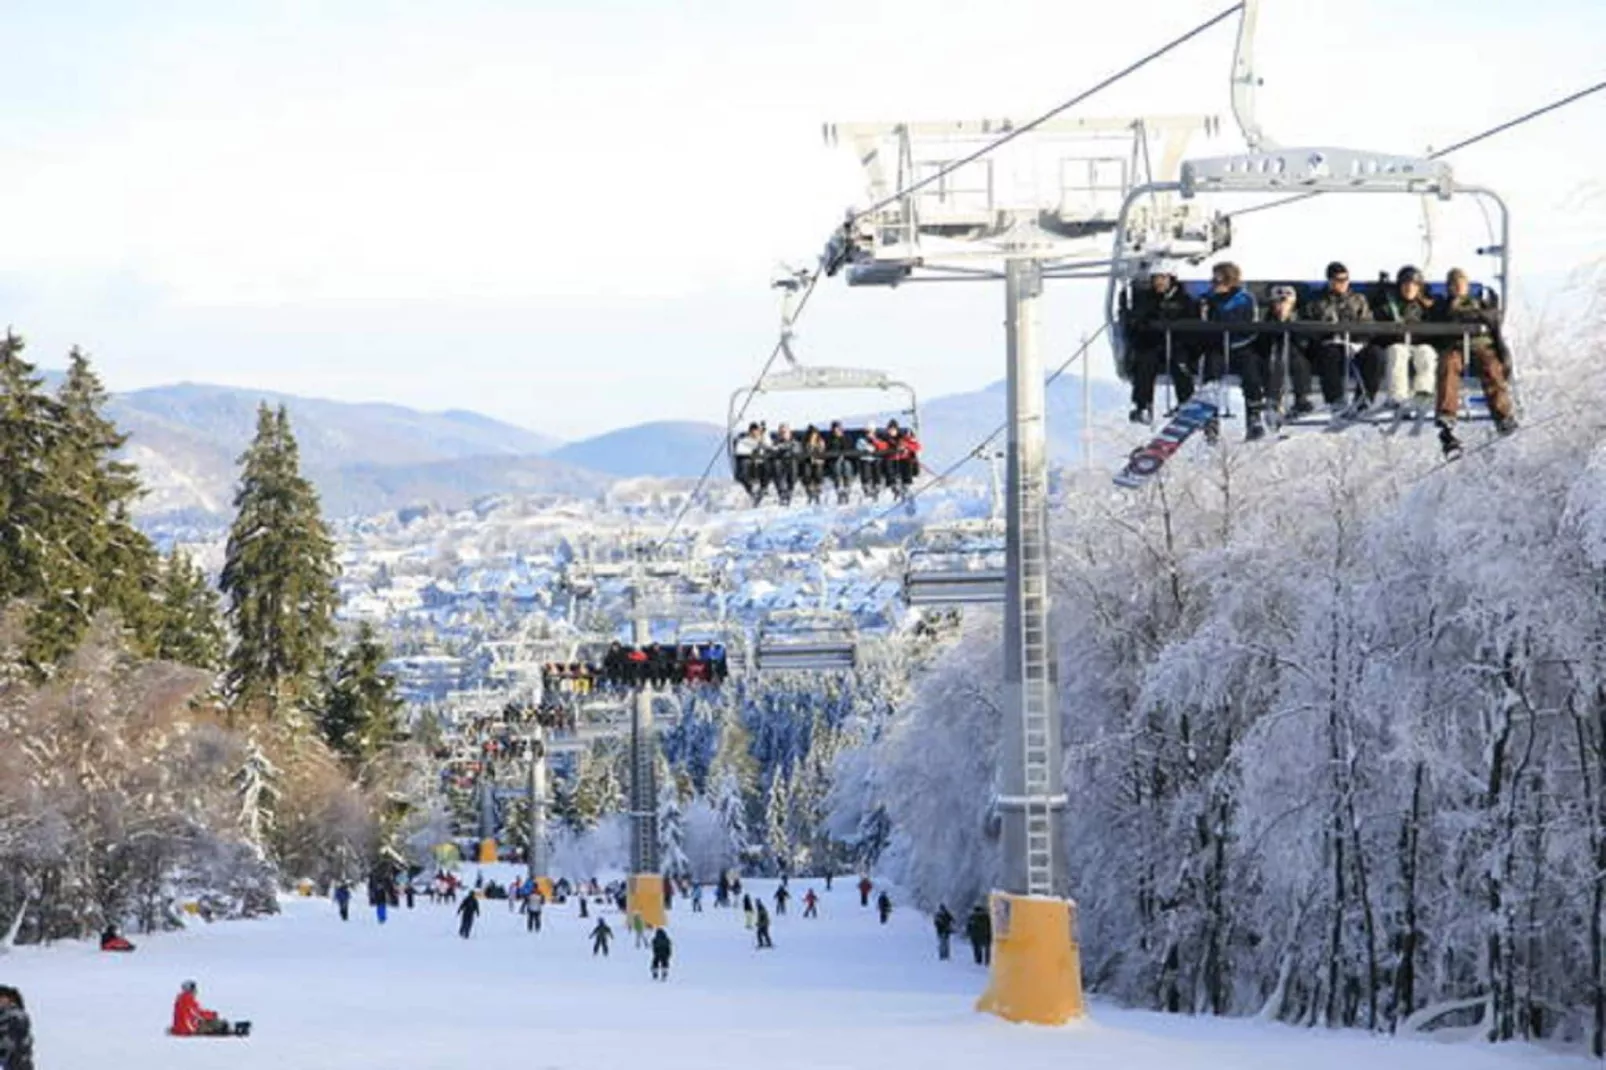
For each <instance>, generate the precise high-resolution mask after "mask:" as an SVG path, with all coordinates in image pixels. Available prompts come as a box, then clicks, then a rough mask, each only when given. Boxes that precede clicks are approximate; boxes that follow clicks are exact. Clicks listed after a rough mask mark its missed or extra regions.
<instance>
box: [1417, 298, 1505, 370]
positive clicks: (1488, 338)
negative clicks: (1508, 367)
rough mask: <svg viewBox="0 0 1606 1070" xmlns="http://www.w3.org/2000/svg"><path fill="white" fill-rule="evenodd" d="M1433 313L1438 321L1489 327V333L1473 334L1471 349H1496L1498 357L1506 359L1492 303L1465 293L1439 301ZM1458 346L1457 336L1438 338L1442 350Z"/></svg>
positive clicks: (1476, 350) (1459, 340)
mask: <svg viewBox="0 0 1606 1070" xmlns="http://www.w3.org/2000/svg"><path fill="white" fill-rule="evenodd" d="M1435 313H1436V315H1435V316H1434V318H1435V319H1436V320H1438V321H1439V322H1440V323H1481V324H1483V325H1484V326H1485V327H1487V328H1489V331H1490V333H1489V334H1484V335H1473V337H1472V351H1473V352H1474V353H1476V352H1478V351H1479V350H1486V349H1497V350H1498V351H1499V353H1500V358H1501V359H1502V360H1507V355H1506V351H1505V346H1504V343H1503V341H1502V340H1501V339H1500V336H1499V334H1498V333H1497V332H1498V331H1499V327H1500V317H1499V314H1498V313H1497V312H1496V310H1495V309H1494V307H1493V306H1492V305H1489V304H1487V303H1485V302H1483V301H1480V300H1478V299H1477V298H1476V297H1473V296H1472V295H1471V294H1467V295H1465V296H1463V297H1452V298H1450V299H1449V300H1448V301H1445V302H1443V303H1441V304H1440V305H1439V306H1438V308H1437V309H1435ZM1460 348H1461V339H1459V338H1441V339H1439V349H1440V350H1441V351H1443V352H1449V351H1450V350H1452V349H1460ZM1508 362H1509V361H1508Z"/></svg>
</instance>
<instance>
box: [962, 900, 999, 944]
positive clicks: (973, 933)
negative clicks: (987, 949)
mask: <svg viewBox="0 0 1606 1070" xmlns="http://www.w3.org/2000/svg"><path fill="white" fill-rule="evenodd" d="M965 935H966V936H968V937H970V938H971V939H972V940H974V941H975V942H976V943H978V944H980V943H985V942H986V941H988V940H991V939H992V938H993V919H992V918H989V917H988V916H987V911H985V910H983V909H982V908H981V907H977V908H976V909H975V910H972V911H971V912H970V917H969V918H967V919H966V920H965Z"/></svg>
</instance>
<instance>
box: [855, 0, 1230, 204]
mask: <svg viewBox="0 0 1606 1070" xmlns="http://www.w3.org/2000/svg"><path fill="white" fill-rule="evenodd" d="M1243 6H1244V5H1243V4H1242V3H1237V4H1233V5H1232V6H1231V7H1229V8H1227V9H1226V10H1224V11H1222V12H1221V13H1220V14H1219V15H1216V16H1215V17H1214V18H1212V19H1210V20H1209V21H1207V22H1202V23H1200V24H1199V25H1198V26H1195V27H1194V28H1193V29H1191V30H1189V31H1188V32H1187V33H1185V34H1183V35H1182V36H1181V37H1177V38H1173V39H1172V40H1171V41H1169V42H1168V43H1166V44H1164V45H1162V46H1160V47H1159V48H1157V49H1155V50H1154V51H1153V52H1150V53H1149V54H1148V55H1146V56H1144V57H1143V58H1141V59H1139V60H1138V61H1136V62H1135V63H1131V64H1129V65H1127V66H1126V67H1123V68H1122V69H1121V70H1119V71H1117V72H1116V73H1115V74H1112V75H1110V76H1109V77H1107V78H1105V79H1104V80H1103V81H1101V82H1099V83H1098V84H1097V85H1095V86H1093V87H1092V88H1091V89H1085V90H1083V91H1082V92H1080V93H1078V94H1077V95H1076V96H1074V97H1072V98H1070V99H1069V100H1067V101H1065V102H1064V103H1062V104H1058V105H1056V106H1054V107H1053V108H1050V109H1049V110H1048V111H1046V112H1044V113H1043V114H1041V115H1039V116H1038V117H1037V118H1035V119H1033V120H1031V121H1030V122H1028V123H1026V124H1024V125H1022V126H1017V127H1015V128H1014V129H1013V130H1010V131H1008V132H1006V133H1005V134H1004V135H1003V136H1002V137H999V138H998V139H997V140H995V141H990V142H988V143H987V144H986V145H983V146H982V147H981V148H979V149H977V150H976V151H975V152H972V153H969V154H968V155H965V156H961V157H960V158H959V159H957V160H954V161H952V162H950V163H947V164H944V165H943V166H942V167H940V168H938V169H937V170H935V171H933V172H932V173H931V174H929V175H927V176H926V177H924V178H922V179H920V180H919V181H917V182H913V183H910V184H909V185H907V186H905V187H904V188H903V189H900V190H898V191H897V192H896V193H893V194H890V195H889V196H887V197H884V198H882V199H881V200H880V201H877V202H876V203H875V204H872V205H871V206H870V207H868V208H865V209H863V210H862V211H859V212H855V213H853V214H852V215H850V216H849V217H848V225H849V226H851V225H852V224H854V223H857V222H858V221H859V220H861V219H863V218H865V217H866V216H870V215H874V214H875V213H877V212H879V211H881V210H882V209H883V208H886V207H889V206H890V205H893V204H896V203H897V202H899V201H901V200H903V199H904V198H905V197H908V196H909V195H910V194H913V193H918V192H919V191H920V190H923V189H925V188H926V187H927V186H929V185H931V184H932V183H933V182H939V181H941V180H942V179H944V178H946V177H947V176H948V175H951V174H953V173H954V172H955V171H957V170H959V169H960V168H961V167H966V166H968V165H970V164H973V163H975V162H976V161H977V160H979V159H981V158H982V157H983V156H986V155H988V154H989V153H991V152H993V151H995V150H997V149H999V148H1002V147H1003V146H1004V145H1007V144H1009V143H1010V142H1011V141H1014V140H1015V139H1016V138H1018V137H1020V136H1021V135H1023V134H1029V133H1031V132H1032V131H1033V130H1036V129H1037V128H1038V127H1040V126H1042V125H1043V124H1044V123H1047V122H1049V121H1051V120H1053V119H1055V118H1057V117H1058V116H1060V115H1062V114H1064V113H1065V112H1067V111H1069V110H1071V109H1072V108H1074V107H1076V106H1077V105H1078V104H1081V103H1083V102H1084V101H1086V100H1087V99H1089V98H1090V97H1093V96H1095V95H1096V94H1098V93H1101V92H1103V91H1104V90H1106V89H1108V88H1109V87H1110V86H1112V85H1114V84H1115V83H1116V82H1119V81H1121V80H1122V79H1123V78H1126V77H1127V76H1128V75H1131V74H1134V73H1136V72H1137V71H1138V70H1140V69H1142V68H1143V67H1146V66H1148V65H1149V64H1150V63H1153V62H1154V61H1155V60H1157V59H1159V58H1160V57H1161V56H1164V55H1166V54H1167V53H1168V52H1172V51H1174V50H1176V49H1177V48H1180V47H1181V46H1183V45H1185V44H1187V43H1188V42H1189V41H1191V40H1193V39H1194V38H1195V37H1198V36H1199V35H1200V34H1202V33H1204V32H1205V31H1206V30H1208V29H1210V28H1212V27H1213V26H1215V25H1216V24H1217V23H1219V22H1221V21H1223V20H1224V19H1227V18H1229V17H1230V16H1232V15H1235V14H1237V13H1238V12H1240V11H1242V10H1243Z"/></svg>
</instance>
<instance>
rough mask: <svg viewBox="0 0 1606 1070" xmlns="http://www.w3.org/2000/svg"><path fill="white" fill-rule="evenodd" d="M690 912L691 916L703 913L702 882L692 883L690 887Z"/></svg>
mask: <svg viewBox="0 0 1606 1070" xmlns="http://www.w3.org/2000/svg"><path fill="white" fill-rule="evenodd" d="M691 912H692V913H693V914H701V913H702V912H703V882H702V881H693V882H692V886H691Z"/></svg>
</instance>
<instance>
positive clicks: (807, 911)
mask: <svg viewBox="0 0 1606 1070" xmlns="http://www.w3.org/2000/svg"><path fill="white" fill-rule="evenodd" d="M819 905H820V897H819V896H817V895H815V894H814V889H813V888H810V889H809V890H808V891H806V892H804V893H803V916H804V917H805V918H817V917H819V916H820V913H819V910H818V909H817V908H818V907H819Z"/></svg>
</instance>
